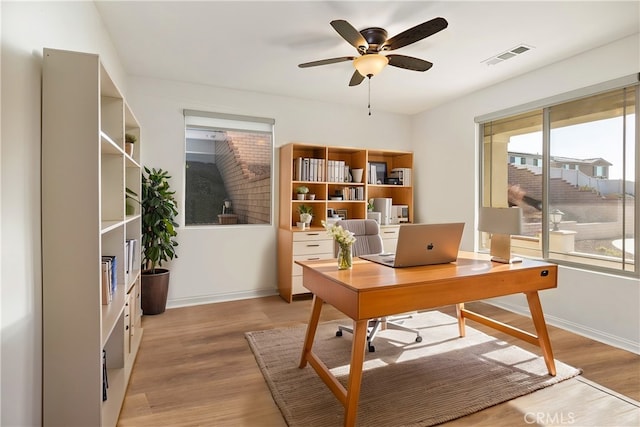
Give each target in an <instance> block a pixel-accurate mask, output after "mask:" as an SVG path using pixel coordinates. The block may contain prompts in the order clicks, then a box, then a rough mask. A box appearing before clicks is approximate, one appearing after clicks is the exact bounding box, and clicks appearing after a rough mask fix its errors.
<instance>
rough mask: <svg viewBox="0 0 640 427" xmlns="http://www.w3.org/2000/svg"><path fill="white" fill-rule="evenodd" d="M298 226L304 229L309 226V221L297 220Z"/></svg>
mask: <svg viewBox="0 0 640 427" xmlns="http://www.w3.org/2000/svg"><path fill="white" fill-rule="evenodd" d="M296 227H298V228H299V229H300V230H304V229H305V228H306V227H307V223H306V222H296Z"/></svg>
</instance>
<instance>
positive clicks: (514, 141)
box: [509, 115, 635, 181]
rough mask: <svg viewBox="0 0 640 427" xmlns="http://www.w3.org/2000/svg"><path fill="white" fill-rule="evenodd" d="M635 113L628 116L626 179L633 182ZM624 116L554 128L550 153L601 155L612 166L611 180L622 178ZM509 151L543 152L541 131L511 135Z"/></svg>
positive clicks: (588, 157)
mask: <svg viewBox="0 0 640 427" xmlns="http://www.w3.org/2000/svg"><path fill="white" fill-rule="evenodd" d="M634 120H635V117H634V115H629V116H627V139H626V142H627V153H626V156H627V162H626V163H627V170H626V175H627V177H626V178H627V180H629V181H633V180H634V177H635V170H634V169H633V167H634V163H635V150H634V148H635V147H634V141H635V129H634V123H635V122H634ZM622 134H623V121H622V117H614V118H611V119H606V120H599V121H595V122H588V123H584V124H578V125H572V126H565V127H562V128H558V129H553V130H552V131H551V155H552V156H561V157H572V158H577V159H591V158H596V157H601V158H603V159H604V160H607V161H608V162H610V163H613V166H611V167H610V168H609V179H621V178H622V172H623V168H622V163H623V161H622V159H623V156H622V153H623V150H622V147H623V138H622ZM509 151H517V152H521V153H532V154H541V153H542V132H533V133H528V134H523V135H518V136H514V137H511V139H510V141H509Z"/></svg>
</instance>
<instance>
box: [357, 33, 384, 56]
mask: <svg viewBox="0 0 640 427" xmlns="http://www.w3.org/2000/svg"><path fill="white" fill-rule="evenodd" d="M360 34H362V37H364V39H365V40H366V41H367V43H369V49H367V53H377V52H378V51H379V50H382V49H379V48H378V47H379V46H382V44H384V42H386V41H387V36H388V33H387V30H385V29H384V28H379V27H371V28H365V29H364V30H362V31H360Z"/></svg>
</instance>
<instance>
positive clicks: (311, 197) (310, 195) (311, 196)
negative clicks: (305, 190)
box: [307, 194, 316, 200]
mask: <svg viewBox="0 0 640 427" xmlns="http://www.w3.org/2000/svg"><path fill="white" fill-rule="evenodd" d="M307 197H308V198H309V200H315V199H316V195H315V194H308V195H307Z"/></svg>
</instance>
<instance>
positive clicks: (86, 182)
mask: <svg viewBox="0 0 640 427" xmlns="http://www.w3.org/2000/svg"><path fill="white" fill-rule="evenodd" d="M43 55H44V58H43V83H42V252H43V260H42V269H43V271H42V273H43V277H42V281H43V319H42V330H43V395H42V399H43V405H42V408H43V414H42V417H43V419H42V423H43V425H46V426H72V425H77V426H80V425H82V426H115V425H116V423H117V420H118V416H119V413H120V409H121V407H122V402H123V399H124V394H125V391H126V388H127V384H128V381H129V377H130V375H131V369H132V367H133V363H134V361H135V357H136V354H137V352H138V349H139V346H140V342H141V338H142V332H143V331H142V328H141V310H140V258H139V256H140V252H139V250H140V243H141V240H142V239H141V215H140V208H139V206H137V207H136V209H135V211H134V213H133V214H132V215H125V188H127V187H128V188H130V189H131V190H133V191H134V192H135V193H137V194H138V195H139V194H140V190H141V183H140V180H141V167H140V161H139V153H140V149H139V144H140V141H141V138H140V136H141V135H140V126H139V124H138V122H137V120H136V119H135V116H134V115H133V113H132V112H131V110H130V108H129V106H128V105H127V103H126V101H125V99H124V98H123V97H122V95H121V93H120V91H119V90H118V88H117V87H116V85H115V84H114V83H113V81H112V80H111V78H110V77H109V75H108V74H107V72H106V71H105V69H104V67H103V66H102V64H101V62H100V58H99V57H98V55H94V54H87V53H79V52H70V51H62V50H55V49H44V53H43ZM126 133H130V134H133V135H135V136H136V137H137V140H138V142H137V143H136V145H135V148H134V152H133V155H132V156H129V155H127V154H125V152H124V141H125V134H126ZM128 239H136V240H137V241H138V247H137V251H138V254H137V257H138V258H137V259H136V261H137V262H136V263H134V267H133V268H132V269H131V271H129V272H127V271H126V270H127V269H126V265H125V244H126V241H127V240H128ZM103 255H109V256H116V259H117V271H116V276H117V286H116V288H115V292H114V294H113V298H112V300H111V302H110V303H109V304H106V305H105V304H103V302H102V291H101V279H102V274H101V259H102V256H103ZM103 350H105V351H106V356H107V379H108V383H109V388H108V389H107V399H106V400H104V401H103V388H102V387H103V363H102V352H103Z"/></svg>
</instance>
